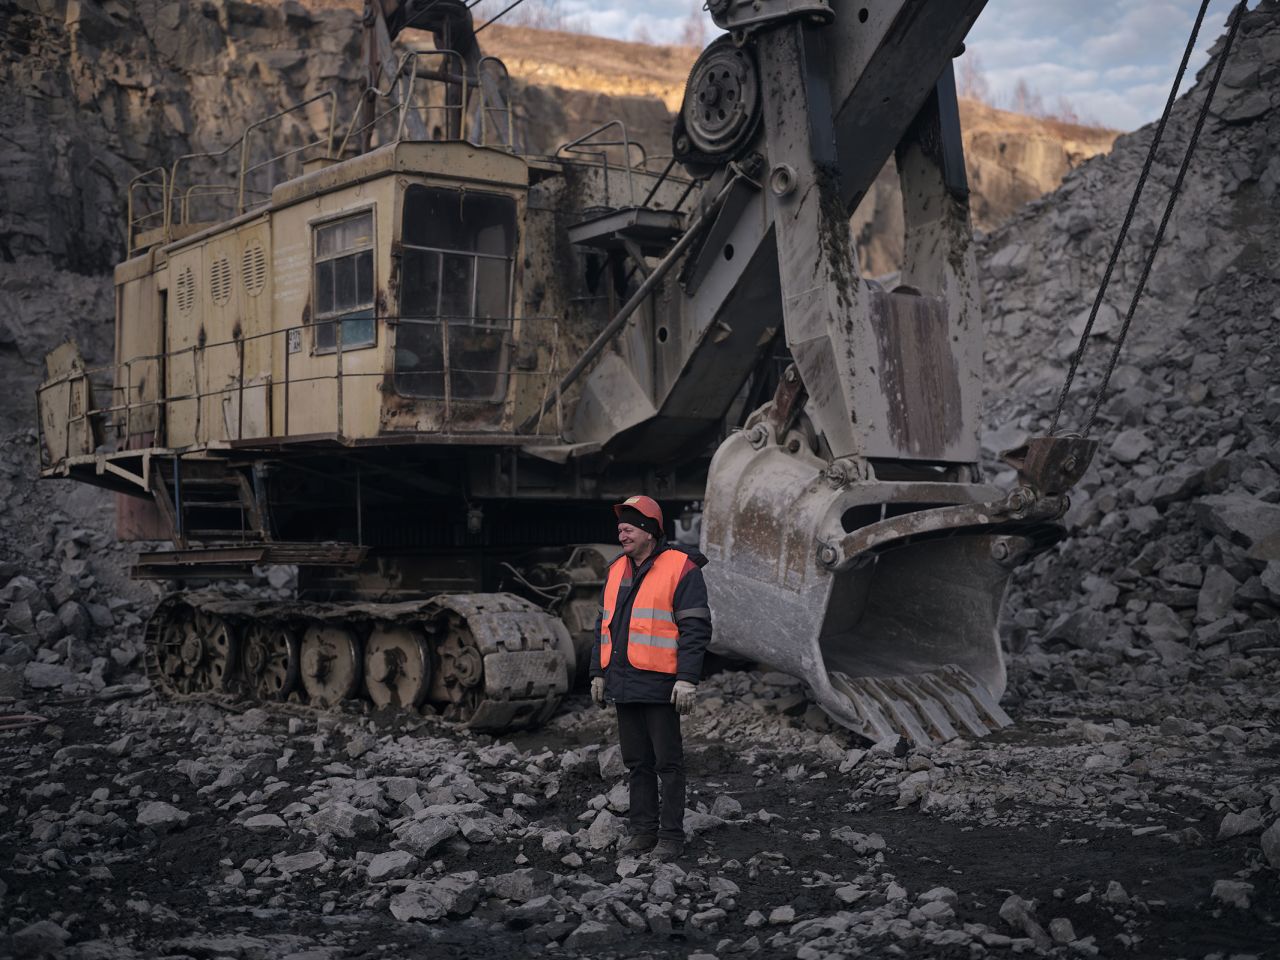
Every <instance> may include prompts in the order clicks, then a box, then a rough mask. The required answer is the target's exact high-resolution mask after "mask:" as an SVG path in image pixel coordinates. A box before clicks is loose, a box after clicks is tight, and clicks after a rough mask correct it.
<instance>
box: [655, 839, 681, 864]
mask: <svg viewBox="0 0 1280 960" xmlns="http://www.w3.org/2000/svg"><path fill="white" fill-rule="evenodd" d="M682 856H684V844H683V843H681V842H680V841H679V840H660V841H658V845H657V846H656V847H654V848H653V852H652V853H650V854H649V859H650V860H653V861H655V862H657V863H669V862H670V861H672V860H679V859H680V858H681V857H682Z"/></svg>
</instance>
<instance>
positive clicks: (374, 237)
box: [308, 203, 378, 357]
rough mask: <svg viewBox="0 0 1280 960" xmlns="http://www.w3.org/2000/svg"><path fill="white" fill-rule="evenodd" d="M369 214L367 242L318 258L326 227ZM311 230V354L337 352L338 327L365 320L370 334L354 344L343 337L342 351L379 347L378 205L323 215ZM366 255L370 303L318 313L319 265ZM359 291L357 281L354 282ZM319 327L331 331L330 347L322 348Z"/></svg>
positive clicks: (313, 221)
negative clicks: (322, 233)
mask: <svg viewBox="0 0 1280 960" xmlns="http://www.w3.org/2000/svg"><path fill="white" fill-rule="evenodd" d="M365 214H368V215H369V219H370V222H371V228H370V230H369V243H368V244H367V245H362V246H358V247H351V248H349V249H345V250H342V251H340V252H338V253H331V254H326V255H324V256H321V255H320V233H321V231H323V230H324V229H325V228H327V227H332V226H335V225H337V224H339V223H342V222H343V221H344V220H354V219H355V218H357V217H360V216H364V215H365ZM308 226H309V227H310V229H311V266H310V273H311V276H310V279H309V284H310V288H311V305H312V309H311V317H310V325H311V328H312V329H311V355H312V356H313V357H315V356H330V355H332V354H336V353H337V352H338V325H339V324H342V325H343V326H344V327H345V326H346V324H348V323H356V322H359V321H362V320H368V321H371V323H372V333H371V335H370V337H369V339H367V340H358V341H355V342H354V343H348V342H347V338H346V336H345V329H344V336H343V340H342V352H343V353H344V354H346V353H350V352H351V351H353V350H369V349H371V348H375V347H377V345H378V205H377V203H368V204H365V205H364V206H362V207H356V208H354V209H351V210H342V211H340V212H337V213H334V214H331V215H326V216H325V217H323V218H321V219H317V220H312V221H310V222H309V223H308ZM366 251H367V252H368V253H369V256H370V260H371V265H370V277H369V288H370V289H369V297H370V299H369V303H368V304H367V305H360V306H357V307H355V308H352V309H349V310H332V311H329V312H328V313H324V314H321V313H320V310H319V307H318V305H319V302H320V301H319V296H318V291H317V287H316V274H317V272H318V267H319V265H320V264H321V263H333V262H336V261H338V260H341V259H343V258H344V257H358V256H359V255H360V254H362V253H365V252H366ZM357 288H358V281H357ZM322 325H329V326H331V328H332V330H333V343H332V345H322V344H321V343H320V331H321V328H322Z"/></svg>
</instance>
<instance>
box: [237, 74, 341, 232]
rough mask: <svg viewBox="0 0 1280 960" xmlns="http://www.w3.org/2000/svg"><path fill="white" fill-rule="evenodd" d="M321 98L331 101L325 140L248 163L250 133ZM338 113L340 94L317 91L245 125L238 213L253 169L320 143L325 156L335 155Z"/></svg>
mask: <svg viewBox="0 0 1280 960" xmlns="http://www.w3.org/2000/svg"><path fill="white" fill-rule="evenodd" d="M320 100H328V101H329V132H328V134H326V135H325V137H324V139H323V140H312V141H310V142H309V143H304V144H302V145H301V146H299V147H295V148H293V149H292V150H287V151H285V152H284V153H282V154H279V155H277V156H273V157H269V158H267V159H266V160H262V161H260V162H258V163H256V164H254V165H253V166H249V165H248V164H249V134H251V133H253V131H255V130H257V129H258V128H259V127H262V126H265V125H266V124H268V123H270V122H271V121H273V120H279V119H280V118H281V117H285V116H288V115H289V114H291V113H296V112H297V111H299V110H303V109H305V108H306V107H308V106H310V105H311V104H313V103H316V102H317V101H320ZM337 115H338V95H337V94H336V93H334V92H333V91H332V90H325V91H324V92H322V93H317V94H315V95H314V96H310V97H307V99H305V100H300V101H299V102H298V103H295V104H293V105H292V106H290V107H286V108H285V109H283V110H280V111H277V112H276V113H273V114H272V115H271V116H269V117H263V118H262V119H261V120H257V121H255V122H253V123H251V124H249V126H247V127H245V128H244V133H242V134H241V135H240V178H239V184H238V188H237V199H236V207H237V212H238V213H244V212H245V204H244V192H245V191H244V182H245V179H246V178H247V177H248V175H249V174H250V173H251V172H252V171H254V170H259V169H261V168H262V167H265V166H268V165H270V164H272V163H275V162H276V161H277V160H283V159H285V158H286V157H291V156H294V155H295V154H299V153H304V152H305V151H307V150H310V149H311V148H312V147H315V146H319V145H320V144H324V148H325V150H324V156H325V157H331V156H333V126H334V122H335V121H336V119H337Z"/></svg>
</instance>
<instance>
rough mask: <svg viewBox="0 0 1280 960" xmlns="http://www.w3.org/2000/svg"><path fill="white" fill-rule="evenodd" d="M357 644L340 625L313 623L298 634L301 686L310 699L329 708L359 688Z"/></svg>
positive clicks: (358, 647) (352, 636)
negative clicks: (300, 649)
mask: <svg viewBox="0 0 1280 960" xmlns="http://www.w3.org/2000/svg"><path fill="white" fill-rule="evenodd" d="M360 666H361V657H360V644H359V641H357V640H356V635H355V634H354V633H353V632H352V631H351V630H349V629H347V628H346V627H344V626H337V625H333V624H313V625H312V626H310V627H308V628H307V631H306V633H304V634H303V636H302V685H303V687H304V688H306V691H307V696H308V697H310V699H311V702H312V703H313V704H315V705H316V706H320V707H332V706H334V705H335V704H337V703H340V702H341V701H343V700H346V699H347V698H348V697H353V696H355V694H356V691H357V690H359V689H360Z"/></svg>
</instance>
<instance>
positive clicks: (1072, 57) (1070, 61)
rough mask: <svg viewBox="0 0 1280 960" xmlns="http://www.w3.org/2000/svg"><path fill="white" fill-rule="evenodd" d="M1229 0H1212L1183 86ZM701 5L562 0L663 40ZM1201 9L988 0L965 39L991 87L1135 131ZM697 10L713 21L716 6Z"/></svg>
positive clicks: (626, 34) (605, 23) (617, 34)
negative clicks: (1028, 94) (1019, 91)
mask: <svg viewBox="0 0 1280 960" xmlns="http://www.w3.org/2000/svg"><path fill="white" fill-rule="evenodd" d="M529 2H538V0H529ZM936 2H939V3H941V2H944V0H936ZM1232 6H1233V4H1232V0H1211V2H1210V4H1209V10H1208V13H1207V14H1206V16H1205V21H1204V25H1203V26H1202V27H1201V31H1200V37H1199V42H1198V43H1197V45H1196V52H1195V54H1194V56H1193V57H1192V60H1191V63H1190V65H1189V66H1188V69H1187V79H1186V81H1185V82H1184V89H1185V88H1186V87H1187V86H1189V85H1190V83H1191V82H1192V80H1193V78H1194V76H1195V71H1196V70H1198V69H1199V68H1200V67H1201V66H1203V65H1204V63H1205V62H1206V61H1207V59H1208V53H1207V51H1208V49H1209V47H1210V46H1211V45H1212V44H1213V42H1214V41H1215V40H1216V39H1217V37H1218V36H1219V35H1220V34H1221V33H1222V32H1223V30H1224V27H1225V23H1226V19H1227V16H1228V14H1229V13H1230V12H1231V9H1232ZM701 8H702V2H701V0H559V9H560V10H561V11H562V12H563V13H564V14H565V15H566V16H567V17H569V18H571V19H573V20H576V21H578V23H579V24H581V25H584V26H585V28H586V29H587V30H588V31H589V32H591V33H595V34H598V35H600V36H608V37H614V38H616V39H619V40H631V39H634V38H635V37H636V36H638V35H646V36H648V37H649V38H651V39H652V40H653V41H655V42H657V43H675V42H678V41H679V39H680V34H681V32H682V30H683V28H684V26H685V24H686V23H687V21H688V18H689V16H690V15H691V14H694V13H699V11H701ZM1196 9H1197V7H1196V4H1195V2H1194V0H1128V2H1126V3H1123V4H1116V3H1114V2H1113V0H1072V2H1070V3H1063V2H1062V0H989V2H988V3H987V5H986V8H985V9H984V11H983V13H982V16H980V17H979V18H978V22H977V24H976V25H975V26H974V28H973V30H972V31H971V32H970V34H969V37H968V39H967V40H966V45H967V46H968V48H969V49H970V50H972V51H974V52H975V53H976V54H977V55H978V58H979V59H980V60H981V63H982V67H983V69H984V72H985V73H986V75H987V79H988V83H989V85H990V87H991V88H992V90H993V91H995V92H1001V91H1003V92H1004V93H1005V94H1006V95H1007V94H1008V93H1010V92H1011V91H1012V89H1013V87H1014V85H1015V84H1016V83H1017V82H1018V80H1019V79H1022V80H1023V81H1025V82H1026V83H1027V84H1028V85H1029V86H1030V87H1031V89H1032V90H1034V91H1037V92H1038V93H1040V94H1041V96H1042V97H1043V98H1044V99H1045V101H1046V102H1048V103H1050V104H1052V103H1055V102H1056V101H1057V99H1058V98H1059V97H1062V98H1065V99H1066V100H1067V101H1069V102H1071V103H1072V104H1073V105H1075V107H1076V109H1077V110H1078V111H1079V112H1080V113H1081V114H1082V115H1084V116H1088V117H1091V118H1093V119H1094V120H1097V121H1098V122H1099V123H1103V124H1106V125H1107V126H1111V127H1115V128H1117V129H1121V130H1128V129H1133V128H1135V127H1138V126H1141V125H1142V124H1144V123H1147V122H1150V121H1151V120H1154V119H1155V118H1156V117H1157V116H1158V115H1159V113H1160V110H1161V109H1162V108H1163V106H1164V101H1165V98H1166V97H1167V95H1168V89H1169V84H1170V83H1171V82H1172V80H1173V76H1174V73H1175V71H1176V70H1177V66H1178V61H1179V60H1180V59H1181V57H1182V51H1183V48H1184V47H1185V46H1186V42H1187V36H1188V35H1189V33H1190V30H1191V24H1192V22H1193V20H1194V15H1195V11H1196ZM837 10H839V7H838V6H837ZM699 15H701V16H704V17H707V26H708V28H709V32H710V31H711V30H713V29H714V28H712V26H711V21H710V17H709V15H708V14H706V13H699Z"/></svg>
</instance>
